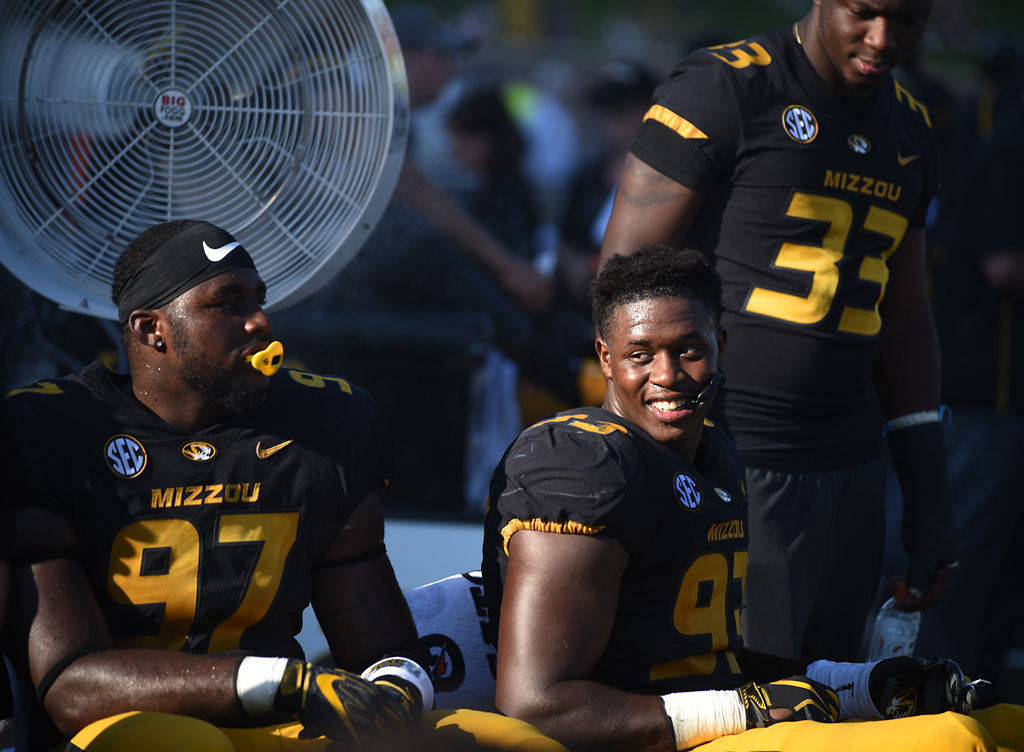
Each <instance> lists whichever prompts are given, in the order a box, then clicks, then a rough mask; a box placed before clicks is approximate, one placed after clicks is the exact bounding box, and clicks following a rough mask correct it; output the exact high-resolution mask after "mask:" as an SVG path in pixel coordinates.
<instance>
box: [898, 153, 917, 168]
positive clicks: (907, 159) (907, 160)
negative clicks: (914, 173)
mask: <svg viewBox="0 0 1024 752" xmlns="http://www.w3.org/2000/svg"><path fill="white" fill-rule="evenodd" d="M920 156H921V155H920V154H911V155H910V156H909V157H904V156H903V155H902V154H900V153H899V152H896V161H897V162H899V163H900V167H906V166H907V165H908V164H910V163H911V162H913V161H914V160H915V159H917V158H918V157H920Z"/></svg>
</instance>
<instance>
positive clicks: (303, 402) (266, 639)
mask: <svg viewBox="0 0 1024 752" xmlns="http://www.w3.org/2000/svg"><path fill="white" fill-rule="evenodd" d="M6 402H7V407H8V410H9V412H10V414H11V420H12V424H13V427H14V432H15V436H16V439H17V441H18V443H19V446H21V447H22V448H23V454H24V455H25V457H26V459H27V460H28V461H29V464H30V465H31V468H32V471H33V474H34V475H35V476H36V477H37V478H38V481H39V483H40V485H41V486H42V490H41V493H40V496H39V498H37V499H35V503H37V504H40V505H42V506H46V507H48V508H51V509H53V510H54V511H56V512H57V513H59V514H61V515H62V516H64V517H65V518H66V519H67V520H69V521H70V523H71V525H72V526H73V527H74V529H75V531H76V533H77V536H78V542H79V549H80V550H79V552H78V556H79V558H80V559H81V561H82V564H83V565H84V568H85V570H86V573H87V575H88V577H89V580H90V583H91V585H92V589H93V592H94V593H95V595H96V598H97V600H98V601H99V605H100V607H101V609H102V611H103V613H104V615H105V617H106V620H107V623H108V625H109V627H110V630H111V632H112V634H113V636H114V639H115V642H116V644H117V645H118V646H122V647H152V648H165V649H171V650H186V651H190V652H200V653H217V652H223V651H233V650H244V651H248V652H253V653H257V654H264V655H282V656H300V655H301V653H302V651H301V648H300V647H299V645H298V643H297V642H296V641H295V639H294V635H295V634H297V633H298V631H299V629H300V628H301V617H302V612H303V609H304V608H305V607H306V605H307V604H308V603H309V600H310V579H311V571H312V569H313V568H315V567H316V566H317V565H318V564H319V563H321V562H322V559H323V557H324V555H325V553H326V550H327V547H328V546H329V544H330V543H331V541H332V539H333V537H334V535H335V533H336V532H337V530H338V529H339V527H340V525H341V524H342V523H343V522H344V521H345V520H346V519H347V517H348V516H349V514H350V513H351V511H352V509H354V507H355V505H356V504H357V503H358V502H359V501H360V500H361V499H362V498H363V497H364V496H366V494H367V493H370V492H372V491H375V490H378V489H381V488H383V486H384V483H385V477H386V474H387V466H386V462H387V460H386V457H387V456H388V452H387V437H386V436H385V434H384V432H383V429H382V424H381V421H380V420H379V418H378V415H377V410H376V407H375V405H374V404H373V402H372V400H371V399H370V397H369V396H368V395H367V394H366V393H365V392H363V391H362V390H360V389H359V388H358V387H356V386H354V385H352V384H350V383H348V382H347V381H345V380H344V379H340V378H333V377H327V376H320V375H318V374H312V373H305V372H302V371H296V370H289V369H282V370H281V371H280V372H278V373H277V374H276V375H275V376H274V377H273V378H272V380H271V393H270V398H269V400H268V404H267V406H265V407H264V408H263V409H262V410H261V411H260V412H259V413H257V414H255V415H254V416H252V417H251V418H237V419H235V418H232V419H229V420H226V421H225V422H224V423H221V424H217V425H212V426H210V427H208V428H205V429H202V430H199V431H195V432H188V431H182V430H179V429H177V428H175V427H173V426H170V425H168V424H167V423H165V422H164V421H162V420H161V419H160V418H158V417H157V416H156V415H155V414H154V413H152V412H151V411H149V410H148V409H147V408H145V407H144V406H143V405H142V404H141V403H139V402H138V401H137V400H136V399H135V397H134V396H133V395H132V394H131V391H130V386H129V384H128V380H127V377H126V376H120V375H116V374H112V373H110V372H109V371H107V370H106V369H105V368H104V367H103V366H102V365H100V364H99V363H94V364H92V365H90V366H89V367H87V368H86V369H85V370H83V371H82V372H81V374H80V375H76V376H72V377H67V378H61V379H55V380H50V381H40V382H37V383H36V384H33V385H31V386H29V387H26V388H23V389H18V390H15V391H14V392H11V393H10V395H9V396H8V399H7V400H6Z"/></svg>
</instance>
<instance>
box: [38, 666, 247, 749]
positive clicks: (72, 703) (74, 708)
mask: <svg viewBox="0 0 1024 752" xmlns="http://www.w3.org/2000/svg"><path fill="white" fill-rule="evenodd" d="M239 660H240V659H239V658H238V657H237V656H235V657H230V658H225V657H215V656H207V655H193V654H188V653H179V652H175V651H169V650H116V651H115V650H106V651H100V652H96V653H90V654H88V655H85V656H82V657H81V658H79V659H78V660H76V661H74V662H73V663H71V664H70V665H68V666H67V667H66V668H65V669H64V670H63V671H62V672H61V673H60V675H59V676H58V677H57V679H56V680H55V681H54V682H53V684H52V686H50V688H49V690H48V691H47V693H46V697H45V705H46V709H47V711H48V712H49V713H50V716H51V717H52V718H53V720H54V723H56V724H57V727H58V728H59V729H60V730H61V731H62V732H63V733H65V734H68V735H71V734H74V733H77V732H78V731H79V730H81V729H82V728H84V727H85V726H87V725H88V724H90V723H92V722H93V721H97V720H100V719H101V718H106V717H108V716H111V715H115V714H117V713H123V712H127V711H129V710H149V711H158V712H163V713H174V714H178V715H187V716H192V717H194V718H201V719H204V720H208V721H211V722H212V723H229V722H231V721H238V720H240V719H242V718H244V717H245V713H244V712H243V710H242V708H241V705H240V704H239V702H238V698H237V696H236V694H235V668H236V665H237V663H238V661H239Z"/></svg>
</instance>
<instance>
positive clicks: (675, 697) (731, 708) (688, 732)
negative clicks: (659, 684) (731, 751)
mask: <svg viewBox="0 0 1024 752" xmlns="http://www.w3.org/2000/svg"><path fill="white" fill-rule="evenodd" d="M661 702H662V703H663V704H664V706H665V715H667V716H668V719H669V721H670V722H671V723H672V733H673V735H674V736H675V738H676V749H677V750H683V749H689V748H690V747H695V746H697V745H698V744H703V743H704V742H709V741H711V740H712V739H717V738H718V737H720V736H727V735H729V734H738V733H740V732H741V731H746V730H747V713H746V711H745V710H744V709H743V703H742V701H740V696H739V694H737V692H736V690H734V689H726V690H717V689H707V690H703V691H700V692H673V693H672V694H670V695H662V696H661Z"/></svg>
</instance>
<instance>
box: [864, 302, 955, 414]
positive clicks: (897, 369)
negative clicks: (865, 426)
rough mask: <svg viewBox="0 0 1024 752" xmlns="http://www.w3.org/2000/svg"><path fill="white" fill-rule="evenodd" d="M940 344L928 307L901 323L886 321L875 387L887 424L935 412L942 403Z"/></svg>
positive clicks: (881, 339)
mask: <svg viewBox="0 0 1024 752" xmlns="http://www.w3.org/2000/svg"><path fill="white" fill-rule="evenodd" d="M940 368H941V365H940V359H939V340H938V336H937V334H936V332H935V324H934V322H933V321H932V317H931V310H930V309H929V308H927V307H925V308H922V309H921V310H919V311H918V312H917V313H916V314H915V315H914V316H912V317H910V318H907V319H905V320H902V321H889V320H886V321H885V324H884V326H883V328H882V335H881V337H880V341H879V351H878V361H877V364H876V369H875V384H876V387H877V389H878V395H879V398H880V399H881V401H882V410H883V413H884V415H885V418H886V419H887V420H891V419H892V418H897V417H899V416H901V415H907V414H909V413H915V412H919V411H922V410H935V409H936V408H937V407H938V406H939V404H940V402H941V399H942V396H941V388H942V382H941V378H940Z"/></svg>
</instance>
